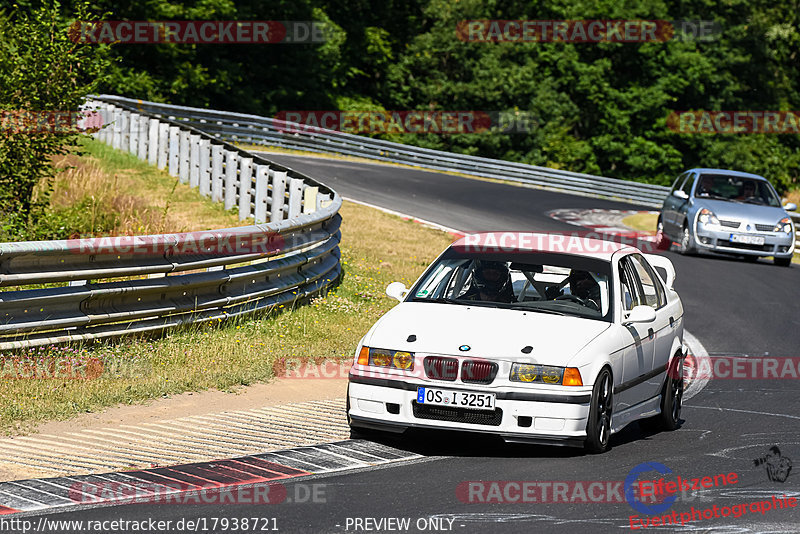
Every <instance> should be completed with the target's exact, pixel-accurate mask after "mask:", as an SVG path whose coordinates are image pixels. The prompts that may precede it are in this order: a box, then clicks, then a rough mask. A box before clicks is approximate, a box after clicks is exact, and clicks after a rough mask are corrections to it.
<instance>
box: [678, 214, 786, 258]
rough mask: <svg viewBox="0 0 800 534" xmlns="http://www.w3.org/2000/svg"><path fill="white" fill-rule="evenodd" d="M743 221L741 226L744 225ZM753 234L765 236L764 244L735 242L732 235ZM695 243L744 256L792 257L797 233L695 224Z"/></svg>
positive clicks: (701, 246)
mask: <svg viewBox="0 0 800 534" xmlns="http://www.w3.org/2000/svg"><path fill="white" fill-rule="evenodd" d="M744 225H745V223H742V224H741V226H744ZM733 234H736V235H752V236H761V237H763V238H764V244H763V245H751V244H744V243H734V242H732V241H731V236H732V235H733ZM694 238H695V243H696V244H697V248H698V249H699V250H706V251H709V252H719V253H724V254H739V255H743V256H776V257H779V258H784V257H791V256H792V254H793V253H794V240H795V235H794V234H793V233H792V234H787V233H785V232H748V231H744V230H742V229H741V228H740V229H738V230H737V229H733V228H726V227H724V226H716V225H704V224H701V223H699V222H698V223H697V224H696V225H695V235H694Z"/></svg>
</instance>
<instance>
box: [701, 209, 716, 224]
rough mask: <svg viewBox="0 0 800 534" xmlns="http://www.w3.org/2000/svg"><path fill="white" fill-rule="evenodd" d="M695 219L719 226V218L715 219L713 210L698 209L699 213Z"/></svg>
mask: <svg viewBox="0 0 800 534" xmlns="http://www.w3.org/2000/svg"><path fill="white" fill-rule="evenodd" d="M697 220H699V221H700V222H701V223H703V224H713V225H715V226H719V219H717V216H716V215H714V212H713V211H711V210H709V209H706V208H703V209H701V210H700V213H699V214H698V215H697Z"/></svg>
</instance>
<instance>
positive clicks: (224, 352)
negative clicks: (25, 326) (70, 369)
mask: <svg viewBox="0 0 800 534" xmlns="http://www.w3.org/2000/svg"><path fill="white" fill-rule="evenodd" d="M92 152H93V156H92V157H95V158H97V162H96V164H93V163H92V162H91V161H82V162H81V166H84V167H85V168H86V169H87V171H86V172H89V169H97V168H99V169H100V170H101V171H105V172H107V173H108V174H107V178H108V180H109V181H110V182H112V183H115V184H116V185H115V188H114V189H113V190H112V192H113V193H115V194H106V195H100V194H98V195H96V198H98V199H105V200H106V201H112V202H113V199H116V198H121V196H122V195H131V196H132V197H133V198H134V199H135V201H136V202H135V204H134V205H135V206H138V207H137V209H135V210H132V211H131V213H152V214H153V215H154V219H152V220H150V222H147V221H142V222H141V223H136V222H134V223H133V225H134V226H130V225H129V226H126V228H134V227H137V226H135V225H136V224H141V225H144V224H152V225H156V224H161V222H159V219H158V217H157V215H159V214H160V213H163V211H159V209H160V208H163V204H162V205H159V204H157V203H156V200H157V199H162V198H165V197H163V196H162V195H163V194H164V192H165V191H168V190H169V187H170V186H171V182H170V181H169V180H171V179H169V180H167V179H168V178H169V177H166V178H165V177H164V176H162V175H163V173H153V172H152V170H150V174H147V173H146V172H145V171H146V169H141V168H137V165H136V162H135V160H133V158H130V157H128V156H126V155H122V154H119V153H116V154H112V157H113V159H114V160H118V163H119V162H121V163H122V165H121V166H116V164H112V163H113V162H112V163H109V161H107V160H108V159H111V158H106V157H104V155H103V154H102V152H100V153H99V154H98V151H96V150H95V149H94V148H93V149H92ZM112 169H116V170H113V172H109V171H110V170H112ZM127 169H130V170H131V172H127V173H126V172H121V170H127ZM147 169H149V167H147ZM91 172H97V171H96V170H93V171H91ZM152 174H156V175H157V176H151V175H152ZM93 179H97V178H93ZM114 180H116V182H114ZM101 181H102V180H101ZM73 182H74V180H73ZM137 182H138V183H139V184H140V188H141V189H142V190H143V191H144V190H146V191H147V194H145V195H144V196H142V197H137V196H135V195H133V194H132V192H131V190H132V189H133V188H134V186H135V185H136V184H137ZM70 183H72V182H70ZM97 185H98V186H99V185H100V184H97ZM183 187H185V186H178V188H176V189H175V192H174V194H173V196H172V197H171V200H170V205H169V210H168V211H167V214H168V217H167V218H166V219H163V221H164V224H168V225H175V224H181V223H180V221H185V228H187V229H196V228H199V227H202V228H221V227H224V226H231V225H232V223H233V221H232V220H231V219H232V218H233V219H234V221H235V216H232V215H231V214H228V213H226V212H224V211H223V210H221V209H216V208H217V206H214V205H212V204H211V203H210V202H209V201H207V200H204V199H202V198H200V199H197V198H194V199H193V198H192V195H193V194H194V193H195V192H194V191H191V190H190V191H186V192H184V191H182V190H181V188H183ZM157 188H161V189H160V190H159V189H157ZM187 189H188V188H187ZM69 191H73V189H71V188H70V187H65V188H64V190H63V193H59V195H60V198H62V199H67V198H68V195H70V194H73V193H70V192H69ZM75 194H76V195H78V196H79V194H78V193H75ZM152 206H155V207H154V208H153V209H152V210H150V207H152ZM209 206H210V208H209ZM148 210H149V211H148ZM177 214H180V216H177ZM192 214H196V215H197V220H193V219H191V215H192ZM341 214H342V217H343V224H342V234H343V236H344V237H343V242H342V244H341V251H342V265H343V269H344V273H345V274H344V278H343V280H342V282H341V284H340V285H339V286H338V287H337V288H336V289H335V290H333V291H332V292H331V293H329V294H328V295H327V296H326V297H324V298H318V299H315V300H314V301H313V302H312V303H311V304H310V305H306V306H302V307H300V308H298V309H296V310H294V311H291V312H288V310H278V312H275V313H270V314H269V315H262V316H260V317H255V318H251V319H249V320H242V321H239V322H238V323H228V324H224V323H223V324H217V325H203V326H195V327H190V328H186V329H183V330H179V331H176V332H173V333H172V334H171V335H169V336H167V337H164V338H160V339H150V340H147V339H139V340H135V339H127V340H124V341H121V342H118V343H101V344H97V345H94V346H92V347H72V348H69V349H67V350H66V351H64V350H62V349H57V350H56V349H49V352H48V351H43V352H47V353H48V354H49V356H45V357H46V358H50V359H51V360H52V359H53V358H55V359H61V360H63V359H64V358H67V359H70V360H72V361H79V362H86V361H91V360H96V361H100V362H102V365H103V373H102V374H101V375H100V376H99V377H97V378H93V379H87V380H63V379H49V380H3V381H0V433H6V434H20V433H25V432H27V431H29V430H31V429H32V428H33V426H35V424H36V423H37V422H40V421H45V420H52V419H67V418H69V417H71V416H74V415H77V414H79V413H84V412H95V411H99V410H101V409H103V408H105V407H107V406H111V405H115V404H133V403H139V402H143V401H146V400H148V399H153V398H158V397H161V396H165V395H172V394H178V393H182V392H185V391H200V390H203V389H208V388H216V389H221V390H235V389H236V388H238V387H241V386H246V385H248V384H252V383H255V382H264V381H269V380H270V379H271V378H272V377H273V376H274V375H275V373H276V370H278V371H280V369H281V368H282V366H283V365H284V363H283V362H284V361H285V360H286V359H294V358H301V359H304V360H315V361H319V360H324V359H333V360H349V359H350V358H351V357H352V353H353V351H354V349H355V346H356V344H357V342H358V340H359V339H360V338H361V336H363V335H364V334H365V333H366V331H367V330H368V329H369V327H370V326H371V325H372V324H373V323H374V322H375V320H377V319H378V318H379V317H380V316H381V315H382V314H384V313H385V312H386V311H387V310H389V309H390V308H391V307H392V306H393V305H394V304H395V303H396V302H395V301H394V300H392V299H390V298H389V297H387V296H386V295H385V293H384V290H385V288H386V285H388V284H389V283H390V282H392V281H396V280H397V281H402V282H405V283H406V284H407V285H408V284H410V283H411V282H413V281H414V279H416V277H417V276H419V275H420V274H421V273H422V271H423V269H424V268H425V267H426V266H427V265H428V264H429V263H430V261H431V260H432V259H433V258H434V257H435V256H436V255H437V254H439V253H440V252H441V251H442V250H443V249H444V248H445V247H446V246H447V245H448V244H450V242H451V237H450V236H449V235H448V234H446V233H444V232H441V231H438V230H433V229H430V228H426V227H423V226H421V225H419V224H417V223H414V222H411V221H404V220H402V219H400V218H399V217H396V216H393V215H389V214H386V213H383V212H381V211H378V210H374V209H371V208H367V207H364V206H361V205H357V204H352V203H347V202H346V203H345V204H344V206H343V207H342V210H341ZM198 221H199V222H198ZM120 228H122V226H120ZM174 229H175V227H172V228H171V231H172V230H174ZM36 354H38V352H36V351H34V353H33V355H34V357H35V355H36ZM6 357H7V356H6ZM2 368H3V365H2V361H0V369H2Z"/></svg>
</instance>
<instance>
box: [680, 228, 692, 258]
mask: <svg viewBox="0 0 800 534" xmlns="http://www.w3.org/2000/svg"><path fill="white" fill-rule="evenodd" d="M693 241H694V239H693V238H692V233H691V232H690V231H689V227H688V226H684V227H683V236H682V237H681V254H684V255H686V256H691V255H692V254H694V253H695V248H694V244H693V243H692V242H693Z"/></svg>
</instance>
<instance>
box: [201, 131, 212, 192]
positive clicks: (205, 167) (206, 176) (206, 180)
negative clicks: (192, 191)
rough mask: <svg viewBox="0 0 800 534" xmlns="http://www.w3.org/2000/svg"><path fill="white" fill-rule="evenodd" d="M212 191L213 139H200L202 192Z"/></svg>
mask: <svg viewBox="0 0 800 534" xmlns="http://www.w3.org/2000/svg"><path fill="white" fill-rule="evenodd" d="M210 193H211V141H209V140H208V139H201V140H200V194H201V195H203V196H206V197H207V196H208V195H209V194H210Z"/></svg>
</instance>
